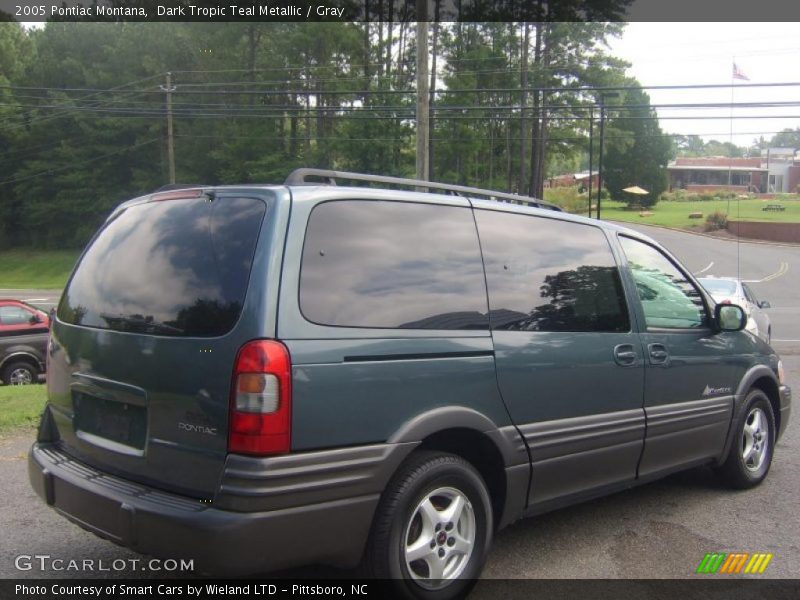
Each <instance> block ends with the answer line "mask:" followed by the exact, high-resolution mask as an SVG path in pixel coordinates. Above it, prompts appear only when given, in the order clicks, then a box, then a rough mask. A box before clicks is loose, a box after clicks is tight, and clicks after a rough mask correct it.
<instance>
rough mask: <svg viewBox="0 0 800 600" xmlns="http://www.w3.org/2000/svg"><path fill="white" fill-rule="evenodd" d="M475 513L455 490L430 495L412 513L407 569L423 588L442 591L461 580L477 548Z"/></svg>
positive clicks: (406, 546)
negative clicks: (440, 589)
mask: <svg viewBox="0 0 800 600" xmlns="http://www.w3.org/2000/svg"><path fill="white" fill-rule="evenodd" d="M476 535H477V529H476V527H475V510H474V509H473V507H472V503H471V502H470V501H469V498H467V496H466V495H465V494H464V493H463V492H461V491H460V490H457V489H455V488H452V487H441V488H437V489H435V490H433V491H432V492H429V493H427V494H426V495H425V497H424V498H422V500H421V501H420V502H419V504H417V506H416V508H415V509H414V511H413V512H412V513H411V518H410V519H409V522H408V525H407V527H406V531H405V536H404V538H403V540H404V546H403V552H404V558H405V561H406V567H407V568H408V572H409V574H410V575H411V578H412V579H413V580H415V581H416V582H417V583H418V584H419V585H421V586H422V587H425V588H428V589H438V588H442V587H444V586H446V585H448V584H449V583H450V582H451V581H452V580H454V579H458V578H459V577H460V576H461V574H462V573H463V572H464V569H466V567H467V564H469V560H470V557H471V556H472V552H473V550H474V547H475V537H476Z"/></svg>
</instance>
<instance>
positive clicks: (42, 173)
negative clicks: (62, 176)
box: [0, 139, 159, 185]
mask: <svg viewBox="0 0 800 600" xmlns="http://www.w3.org/2000/svg"><path fill="white" fill-rule="evenodd" d="M157 141H159V140H157V139H153V140H148V141H146V142H141V143H138V144H134V145H132V146H127V147H125V148H119V149H118V150H114V151H113V152H109V153H108V154H103V155H101V156H95V157H92V158H89V159H87V160H82V161H79V162H74V163H71V164H68V165H63V166H60V167H55V168H52V169H47V170H45V171H40V172H38V173H34V174H33V175H26V176H25V177H16V178H12V179H6V180H5V181H0V185H4V184H9V183H19V182H20V181H27V180H28V179H35V178H36V177H40V176H42V175H49V174H51V173H57V172H59V171H64V170H66V169H71V168H73V167H80V166H82V165H86V164H89V163H92V162H96V161H98V160H102V159H104V158H108V157H109V156H114V155H115V154H121V153H122V152H127V151H128V150H133V149H134V148H140V147H141V146H147V145H148V144H152V143H154V142H157Z"/></svg>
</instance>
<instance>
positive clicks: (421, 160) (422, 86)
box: [417, 0, 430, 181]
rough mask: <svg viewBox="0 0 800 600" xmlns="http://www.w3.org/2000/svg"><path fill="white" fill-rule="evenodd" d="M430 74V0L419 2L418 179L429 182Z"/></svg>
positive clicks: (418, 0)
mask: <svg viewBox="0 0 800 600" xmlns="http://www.w3.org/2000/svg"><path fill="white" fill-rule="evenodd" d="M429 77H430V76H429V74H428V0H417V179H421V180H423V181H428V179H429V178H430V177H429V173H430V171H429V170H428V167H429V163H428V150H429V143H428V139H429V137H430V132H429V127H430V121H429V109H430V106H429V103H430V89H429V85H430V80H429Z"/></svg>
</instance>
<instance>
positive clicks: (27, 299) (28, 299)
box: [23, 298, 50, 302]
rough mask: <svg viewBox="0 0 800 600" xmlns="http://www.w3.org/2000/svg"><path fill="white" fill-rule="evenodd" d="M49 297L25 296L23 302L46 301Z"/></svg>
mask: <svg viewBox="0 0 800 600" xmlns="http://www.w3.org/2000/svg"><path fill="white" fill-rule="evenodd" d="M49 299H50V298H25V299H24V300H23V302H47V301H48V300H49Z"/></svg>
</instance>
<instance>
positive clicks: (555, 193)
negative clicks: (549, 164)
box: [544, 187, 596, 213]
mask: <svg viewBox="0 0 800 600" xmlns="http://www.w3.org/2000/svg"><path fill="white" fill-rule="evenodd" d="M593 192H596V190H593ZM595 198H596V196H595V195H594V193H593V194H592V201H593V202H594V201H595ZM544 200H545V201H547V202H552V203H553V204H557V205H558V206H560V207H561V208H563V209H564V210H565V211H567V212H571V213H585V212H587V211H588V210H589V196H588V195H587V194H586V193H585V192H584V193H583V194H581V193H580V192H579V191H578V188H577V187H554V188H545V190H544Z"/></svg>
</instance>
